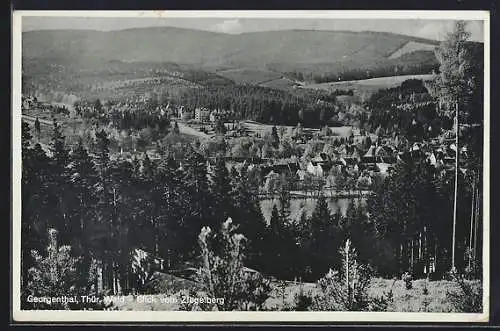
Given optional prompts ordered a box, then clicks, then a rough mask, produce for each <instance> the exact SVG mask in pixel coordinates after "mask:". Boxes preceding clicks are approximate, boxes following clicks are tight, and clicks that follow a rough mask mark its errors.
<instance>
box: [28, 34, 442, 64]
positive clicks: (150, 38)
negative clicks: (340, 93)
mask: <svg viewBox="0 0 500 331" xmlns="http://www.w3.org/2000/svg"><path fill="white" fill-rule="evenodd" d="M414 40H415V41H416V42H414V44H417V45H423V47H425V48H427V47H428V46H429V45H435V44H436V42H435V41H431V40H422V39H417V38H413V37H409V36H402V35H397V34H390V33H377V32H349V31H307V30H288V31H269V32H255V33H244V34H241V35H229V34H222V33H214V32H207V31H201V30H191V29H181V28H172V27H161V28H137V29H127V30H119V31H94V30H88V31H83V30H58V31H47V30H45V31H30V32H25V33H23V54H24V56H25V57H29V58H44V59H47V58H52V59H58V61H64V62H66V61H69V62H71V63H89V62H90V63H91V62H93V61H95V60H99V61H110V60H121V61H125V62H172V63H180V64H197V65H200V64H201V65H203V66H207V67H208V66H211V67H214V68H216V67H218V66H224V67H226V68H227V67H232V66H233V67H260V68H262V67H265V66H266V65H268V64H271V63H289V64H307V63H309V64H316V63H325V62H339V61H340V62H342V61H347V60H349V61H350V62H365V61H373V60H376V59H383V58H387V57H388V56H390V55H391V54H393V53H394V52H396V51H397V50H398V49H401V48H402V47H403V46H404V45H406V44H408V43H409V42H411V41H414ZM412 50H414V49H412Z"/></svg>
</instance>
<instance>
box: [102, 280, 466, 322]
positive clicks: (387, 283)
mask: <svg viewBox="0 0 500 331" xmlns="http://www.w3.org/2000/svg"><path fill="white" fill-rule="evenodd" d="M163 281H164V282H165V284H166V288H170V289H171V290H166V291H165V292H164V293H162V294H154V295H148V296H146V298H148V299H149V302H144V300H143V302H141V300H140V298H138V297H134V296H132V295H129V296H123V297H120V299H118V300H116V299H115V300H114V304H115V306H116V307H117V308H118V310H135V311H149V310H155V311H160V310H165V311H168V310H179V305H178V304H176V303H173V302H172V298H173V297H175V295H176V293H178V292H179V290H181V289H189V288H190V287H192V286H193V285H192V282H189V281H184V280H182V279H179V278H176V277H173V276H169V275H166V276H164V277H163ZM424 284H425V280H423V279H419V280H415V281H414V282H413V288H412V289H411V290H407V289H406V288H405V284H404V282H403V281H401V280H397V281H396V282H394V281H393V280H390V279H381V278H374V279H372V282H371V284H370V287H369V289H368V294H369V295H370V296H371V297H380V296H381V295H383V294H385V293H387V292H388V291H389V290H390V289H391V287H392V290H393V294H394V302H393V303H392V304H390V306H389V308H388V310H389V311H396V312H442V313H446V312H455V311H456V310H455V308H454V307H453V305H452V304H451V302H450V301H449V300H448V298H447V293H448V292H456V291H459V289H458V287H457V285H456V284H455V283H453V282H451V281H445V280H440V281H432V282H429V283H428V285H427V288H428V294H427V295H424V294H423V289H424ZM271 285H272V290H271V297H270V298H269V299H268V300H267V301H266V303H265V305H266V307H267V309H270V310H280V309H282V308H283V307H285V306H290V305H293V302H294V297H295V295H296V294H298V293H299V292H300V288H301V287H302V290H303V291H304V293H306V294H309V295H312V296H314V295H317V294H318V293H319V291H320V290H319V288H318V287H317V286H316V284H314V283H303V284H302V285H300V284H299V283H294V282H286V283H285V287H284V289H283V288H282V287H281V283H279V282H272V284H271ZM110 300H112V299H111V298H108V299H107V302H109V301H110ZM162 300H163V302H162Z"/></svg>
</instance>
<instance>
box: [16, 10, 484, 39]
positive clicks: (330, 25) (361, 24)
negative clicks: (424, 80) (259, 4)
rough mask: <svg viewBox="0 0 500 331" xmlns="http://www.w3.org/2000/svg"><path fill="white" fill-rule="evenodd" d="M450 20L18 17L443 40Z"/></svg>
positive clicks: (100, 26)
mask: <svg viewBox="0 0 500 331" xmlns="http://www.w3.org/2000/svg"><path fill="white" fill-rule="evenodd" d="M453 22H454V21H452V20H435V19H425V20H424V19H340V18H335V19H325V18H320V19H318V18H315V19H313V18H272V19H270V18H245V17H218V18H214V17H203V18H199V17H197V18H193V17H183V18H179V17H147V18H145V17H127V18H123V17H121V18H117V17H105V18H104V17H41V16H29V17H23V18H22V30H23V31H31V30H47V29H49V30H52V29H91V30H102V31H111V30H122V29H128V28H140V27H154V26H172V27H180V28H191V29H198V30H206V31H213V32H222V33H229V34H240V33H245V32H257V31H271V30H291V29H303V30H333V31H335V30H347V31H379V32H393V33H398V34H404V35H410V36H416V37H422V38H429V39H433V40H443V39H444V36H445V33H446V32H447V31H450V30H451V29H452V26H453ZM483 28H484V27H483V22H482V21H468V24H467V29H468V30H469V32H470V33H471V40H474V41H483V34H484V32H483V31H484V30H483Z"/></svg>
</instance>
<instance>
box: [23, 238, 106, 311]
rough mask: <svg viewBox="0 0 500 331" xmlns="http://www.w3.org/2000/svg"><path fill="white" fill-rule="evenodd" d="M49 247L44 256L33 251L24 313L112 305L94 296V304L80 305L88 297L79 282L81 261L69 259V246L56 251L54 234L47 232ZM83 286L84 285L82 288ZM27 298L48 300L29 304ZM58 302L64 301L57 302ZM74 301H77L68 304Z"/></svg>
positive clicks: (104, 307)
mask: <svg viewBox="0 0 500 331" xmlns="http://www.w3.org/2000/svg"><path fill="white" fill-rule="evenodd" d="M48 236H49V245H48V247H47V252H46V253H47V254H46V255H42V254H40V253H39V252H37V251H32V252H31V253H32V257H33V260H34V265H33V267H31V268H30V269H29V270H28V282H27V284H26V286H25V287H24V288H23V289H22V299H23V300H22V302H23V307H22V308H23V309H45V310H54V309H55V310H70V309H75V310H83V309H89V310H104V309H110V308H111V305H106V304H104V300H103V299H104V297H103V296H102V295H101V296H97V298H98V299H99V300H98V302H96V303H88V302H83V301H82V300H81V296H84V295H88V294H89V293H88V292H87V287H86V286H85V285H86V284H84V283H85V282H82V279H81V278H82V277H85V276H82V275H81V273H80V271H81V270H82V268H81V266H82V263H83V261H82V258H80V257H74V256H72V255H71V247H70V246H61V247H58V244H57V231H56V230H54V229H50V230H49V231H48ZM82 284H83V285H82ZM28 296H33V297H36V298H41V297H43V298H50V301H49V300H48V299H47V300H43V302H28V300H27V299H28ZM58 298H66V299H64V300H59V299H58ZM70 298H74V299H76V300H69V299H70Z"/></svg>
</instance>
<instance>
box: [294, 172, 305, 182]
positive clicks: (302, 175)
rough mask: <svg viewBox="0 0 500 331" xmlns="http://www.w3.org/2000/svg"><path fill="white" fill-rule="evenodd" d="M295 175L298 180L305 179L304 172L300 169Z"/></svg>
mask: <svg viewBox="0 0 500 331" xmlns="http://www.w3.org/2000/svg"><path fill="white" fill-rule="evenodd" d="M295 174H296V175H297V177H299V180H304V179H305V178H306V172H305V171H304V170H302V169H299V170H297V172H296V173H295Z"/></svg>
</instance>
